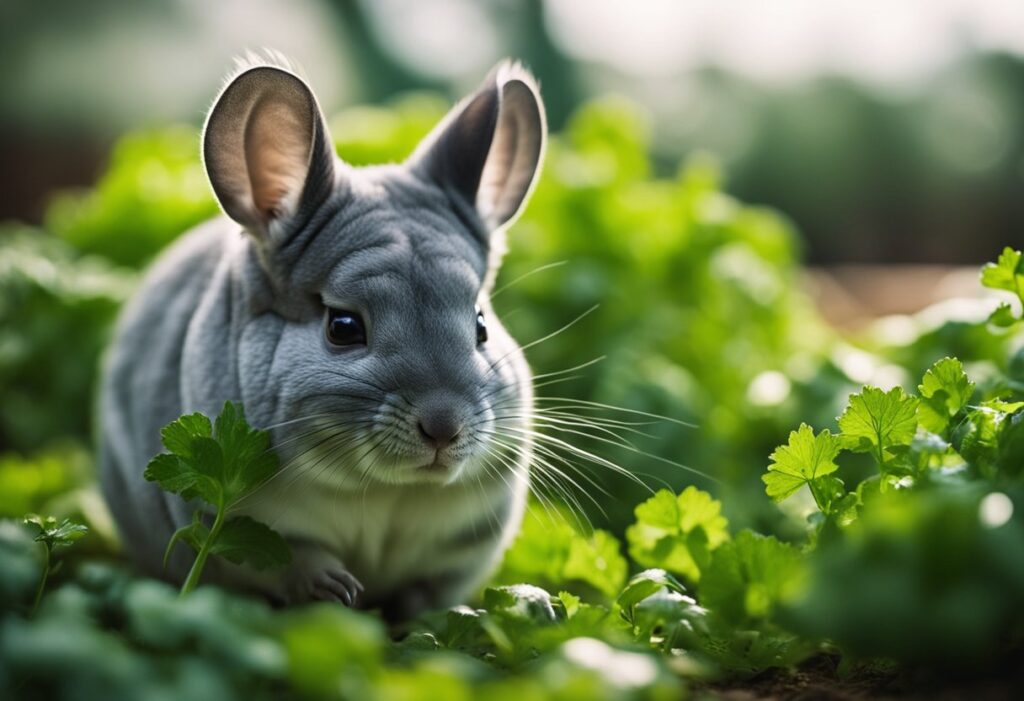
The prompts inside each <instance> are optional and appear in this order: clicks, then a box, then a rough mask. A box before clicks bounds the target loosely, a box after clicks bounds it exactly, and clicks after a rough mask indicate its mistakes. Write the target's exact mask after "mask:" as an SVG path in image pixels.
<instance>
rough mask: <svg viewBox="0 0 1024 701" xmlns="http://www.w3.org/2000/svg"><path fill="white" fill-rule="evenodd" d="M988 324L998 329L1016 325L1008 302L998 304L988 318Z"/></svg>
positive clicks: (1015, 319) (1015, 318)
mask: <svg viewBox="0 0 1024 701" xmlns="http://www.w3.org/2000/svg"><path fill="white" fill-rule="evenodd" d="M988 323H990V324H992V325H993V326H998V327H1000V328H1004V329H1005V328H1009V327H1011V326H1013V325H1014V324H1016V323H1017V317H1016V316H1014V313H1013V307H1012V306H1011V305H1010V304H1009V303H1008V302H1000V303H999V306H998V307H996V308H995V310H993V312H992V313H991V314H989V316H988Z"/></svg>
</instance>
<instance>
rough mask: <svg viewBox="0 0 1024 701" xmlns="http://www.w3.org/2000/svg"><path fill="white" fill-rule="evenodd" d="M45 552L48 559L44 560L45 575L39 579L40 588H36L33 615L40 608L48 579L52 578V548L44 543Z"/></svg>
mask: <svg viewBox="0 0 1024 701" xmlns="http://www.w3.org/2000/svg"><path fill="white" fill-rule="evenodd" d="M43 551H44V552H45V553H46V558H45V559H44V560H43V575H42V576H41V577H40V578H39V586H38V587H36V598H35V600H34V601H33V602H32V613H35V612H36V609H37V608H39V602H40V601H41V600H42V598H43V590H44V589H46V579H47V577H49V576H50V546H49V545H48V544H46V543H43Z"/></svg>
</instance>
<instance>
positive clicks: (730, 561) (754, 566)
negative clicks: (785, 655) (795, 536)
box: [701, 530, 804, 625]
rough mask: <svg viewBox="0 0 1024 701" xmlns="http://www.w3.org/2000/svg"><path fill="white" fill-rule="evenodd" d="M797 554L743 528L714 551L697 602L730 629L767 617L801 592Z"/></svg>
mask: <svg viewBox="0 0 1024 701" xmlns="http://www.w3.org/2000/svg"><path fill="white" fill-rule="evenodd" d="M802 568H803V560H802V558H801V554H800V551H799V550H798V549H797V548H795V547H794V546H792V545H790V544H788V543H782V542H780V541H778V540H777V539H775V538H773V537H772V536H763V535H760V534H758V533H754V532H752V531H749V530H744V531H740V532H739V533H738V534H737V535H736V537H735V538H734V539H733V540H731V541H729V542H727V543H723V544H722V547H721V548H719V549H718V550H717V551H715V556H714V558H713V559H712V561H711V566H710V567H709V568H708V570H707V572H706V573H705V575H704V578H703V580H702V583H701V602H702V603H703V604H704V605H705V606H707V607H708V608H710V609H711V610H712V611H715V612H716V613H717V614H718V615H719V616H721V617H722V618H724V619H725V620H726V621H727V622H729V623H730V624H733V625H741V624H748V625H749V624H750V623H751V622H753V621H757V620H766V619H770V618H771V615H772V613H773V611H774V609H775V608H776V607H777V606H779V605H780V604H785V603H788V602H792V601H793V600H795V599H796V598H797V597H798V596H799V595H800V594H801V593H802V589H803V584H804V582H803V573H802Z"/></svg>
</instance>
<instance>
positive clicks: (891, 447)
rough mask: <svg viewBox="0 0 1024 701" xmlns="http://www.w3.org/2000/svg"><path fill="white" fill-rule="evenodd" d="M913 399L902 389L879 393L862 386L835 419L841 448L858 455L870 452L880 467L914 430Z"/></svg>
mask: <svg viewBox="0 0 1024 701" xmlns="http://www.w3.org/2000/svg"><path fill="white" fill-rule="evenodd" d="M917 404H918V400H917V398H916V397H910V396H907V394H906V393H905V392H904V391H903V388H902V387H894V388H892V389H891V390H889V391H888V392H883V391H882V390H880V389H878V388H877V387H865V388H864V389H863V390H862V391H861V393H860V394H854V395H852V396H851V397H850V403H849V405H848V406H847V407H846V411H845V412H843V415H842V416H840V417H839V429H840V430H841V431H842V435H841V437H840V440H841V441H842V446H843V447H844V448H846V449H848V450H852V451H854V452H858V453H867V452H870V453H872V454H873V455H874V456H875V460H876V461H877V462H878V465H879V467H880V468H883V469H884V468H885V466H886V463H887V462H888V461H889V460H890V459H891V457H892V456H893V455H895V454H896V453H898V452H899V447H900V446H908V445H910V442H911V441H912V440H913V438H914V432H915V431H916V430H917Z"/></svg>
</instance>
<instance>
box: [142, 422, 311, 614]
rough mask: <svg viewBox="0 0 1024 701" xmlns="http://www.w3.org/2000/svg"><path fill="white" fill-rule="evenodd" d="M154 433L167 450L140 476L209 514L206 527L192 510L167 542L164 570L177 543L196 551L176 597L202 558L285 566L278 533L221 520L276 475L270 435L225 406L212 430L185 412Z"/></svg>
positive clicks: (241, 519)
mask: <svg viewBox="0 0 1024 701" xmlns="http://www.w3.org/2000/svg"><path fill="white" fill-rule="evenodd" d="M160 435H161V438H162V439H163V444H164V447H165V448H167V450H168V451H170V452H167V453H163V454H161V455H157V456H156V457H154V458H153V459H152V460H151V461H150V462H149V465H147V466H146V471H145V473H144V475H145V478H146V479H147V480H149V481H151V482H156V483H157V484H159V485H160V487H162V488H163V489H165V490H166V491H168V492H171V493H174V494H180V495H181V497H182V498H184V499H186V500H192V499H196V498H199V499H202V500H203V501H205V502H207V503H209V504H210V505H211V506H212V507H213V509H214V517H213V522H212V525H209V526H208V525H207V524H206V523H205V522H204V521H203V519H202V518H201V513H202V512H201V511H200V510H197V511H196V512H195V514H194V517H193V520H192V523H190V524H188V525H187V526H183V527H182V528H179V529H178V530H177V531H175V533H174V534H173V535H172V536H171V539H170V541H169V542H168V544H167V549H166V551H165V552H164V563H165V565H166V563H167V559H168V557H169V556H170V553H171V550H172V548H173V547H174V545H175V544H176V543H178V542H179V541H180V542H183V543H185V544H186V545H188V546H190V547H191V548H192V549H193V550H195V551H196V552H197V554H196V559H195V562H194V563H193V566H192V570H191V571H190V572H189V575H188V578H187V579H186V580H185V583H184V584H183V585H182V593H183V594H184V593H187V592H188V591H191V590H192V589H193V588H195V586H196V584H197V583H198V581H199V575H200V574H201V572H202V569H203V567H204V565H205V563H206V559H207V557H208V556H210V555H219V556H221V557H223V558H225V559H227V560H229V561H231V562H234V563H236V564H242V563H246V564H249V565H252V566H253V567H256V568H257V569H265V568H267V567H274V566H281V565H284V564H287V563H288V561H289V560H290V557H291V556H290V553H289V550H288V544H287V543H286V542H285V540H284V539H283V538H282V537H281V536H280V535H279V534H277V533H276V532H274V531H273V530H271V529H270V528H269V527H268V526H266V525H264V524H262V523H259V522H257V521H254V520H253V519H251V518H249V517H247V516H236V517H234V518H230V519H229V518H227V515H228V512H229V511H230V510H231V509H232V508H233V507H234V506H236V504H237V503H238V502H239V500H241V498H242V497H244V496H246V495H247V494H250V493H251V492H252V491H253V490H255V489H257V488H258V487H260V486H261V485H262V484H263V483H264V482H266V481H267V480H268V479H270V477H271V476H273V475H274V473H275V472H277V469H278V466H279V462H278V458H277V455H276V454H275V453H274V452H273V451H272V450H271V449H270V434H269V433H267V432H266V431H261V430H258V429H254V428H252V427H250V426H249V424H248V423H246V420H245V414H244V412H243V411H242V407H241V406H240V405H238V404H235V403H233V402H225V404H224V408H223V410H222V411H221V413H220V415H219V416H218V417H217V419H216V421H214V422H213V423H212V424H211V423H210V420H209V419H208V418H207V417H205V416H203V415H202V414H188V415H186V416H182V417H181V418H179V419H177V420H176V421H172V422H171V423H170V424H168V425H167V426H165V427H164V429H163V430H162V431H161V432H160Z"/></svg>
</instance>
